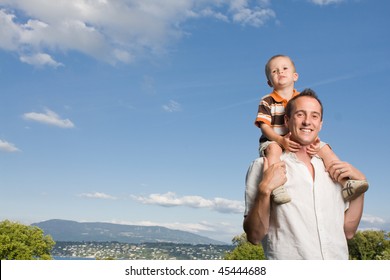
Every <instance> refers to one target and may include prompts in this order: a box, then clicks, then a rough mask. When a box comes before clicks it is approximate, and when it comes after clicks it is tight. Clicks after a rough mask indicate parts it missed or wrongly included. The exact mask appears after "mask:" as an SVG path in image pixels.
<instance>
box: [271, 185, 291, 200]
mask: <svg viewBox="0 0 390 280" xmlns="http://www.w3.org/2000/svg"><path fill="white" fill-rule="evenodd" d="M271 196H272V200H273V201H274V202H275V203H276V204H284V203H287V202H290V201H291V197H290V195H289V194H288V192H287V191H286V189H285V188H284V186H280V187H277V188H276V189H274V190H273V191H272V194H271Z"/></svg>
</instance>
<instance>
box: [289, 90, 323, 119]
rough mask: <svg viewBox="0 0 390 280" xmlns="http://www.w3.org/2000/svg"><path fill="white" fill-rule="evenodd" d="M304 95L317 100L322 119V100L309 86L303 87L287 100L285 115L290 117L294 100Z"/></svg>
mask: <svg viewBox="0 0 390 280" xmlns="http://www.w3.org/2000/svg"><path fill="white" fill-rule="evenodd" d="M304 96H307V97H311V98H314V99H315V100H317V102H318V103H319V104H320V107H321V120H322V119H323V117H324V107H323V106H322V102H321V100H320V99H319V98H318V96H317V94H316V92H315V91H314V90H312V89H310V88H306V89H304V90H303V91H302V92H301V93H300V94H298V95H296V96H294V97H293V98H291V99H290V101H288V103H287V106H286V116H287V117H289V118H291V114H292V111H293V109H294V107H295V101H296V100H297V99H298V98H300V97H304Z"/></svg>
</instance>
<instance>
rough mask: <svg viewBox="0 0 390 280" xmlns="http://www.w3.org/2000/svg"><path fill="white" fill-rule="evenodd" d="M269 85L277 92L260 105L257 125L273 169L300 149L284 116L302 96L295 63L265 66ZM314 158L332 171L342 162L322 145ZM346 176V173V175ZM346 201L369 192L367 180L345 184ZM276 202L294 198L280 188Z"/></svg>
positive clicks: (279, 59) (282, 60)
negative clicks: (285, 154) (284, 155)
mask: <svg viewBox="0 0 390 280" xmlns="http://www.w3.org/2000/svg"><path fill="white" fill-rule="evenodd" d="M265 74H266V77H267V82H268V85H269V86H270V87H272V88H273V92H272V93H271V94H268V95H266V96H264V97H263V98H262V99H261V101H260V105H259V109H258V113H257V118H256V121H255V125H256V126H258V127H259V128H260V129H261V132H262V135H261V137H260V148H259V153H260V156H265V157H266V158H267V160H268V164H269V165H272V164H274V163H276V162H279V161H280V156H281V155H282V151H283V149H285V150H288V151H290V152H297V151H298V150H299V148H300V145H299V144H298V143H296V142H294V141H292V140H290V138H289V133H288V131H287V128H286V127H285V125H284V115H285V108H286V105H287V102H288V101H289V100H290V99H291V98H292V97H294V96H296V95H298V94H299V92H297V91H296V89H295V88H294V84H295V82H296V81H297V80H298V73H297V72H296V69H295V65H294V62H293V61H292V60H291V59H290V57H288V56H286V55H275V56H273V57H271V58H270V59H269V60H268V62H267V64H266V65H265ZM309 152H310V155H311V156H314V155H315V154H317V155H318V156H319V157H321V158H322V160H323V161H324V165H325V168H326V169H328V168H329V167H330V166H331V164H332V162H333V161H335V160H339V159H338V157H337V156H336V154H334V153H333V151H332V149H331V148H330V147H329V145H327V144H325V143H323V142H321V143H320V141H319V139H318V141H317V143H315V144H313V145H312V146H311V147H310V151H309ZM344 172H345V171H344ZM336 173H337V174H331V176H332V178H333V179H334V180H336V179H337V178H338V176H339V175H340V174H341V173H343V170H338V171H337V172H336ZM341 185H342V186H343V190H342V192H343V197H344V199H345V200H346V201H350V200H353V199H354V198H356V197H357V196H359V195H360V194H362V193H364V192H365V191H367V189H368V183H367V181H365V180H342V181H341ZM272 198H273V201H274V202H275V203H277V204H283V203H287V202H290V201H291V198H290V196H289V194H288V193H287V191H286V190H285V188H284V186H280V187H278V188H276V189H275V190H273V192H272Z"/></svg>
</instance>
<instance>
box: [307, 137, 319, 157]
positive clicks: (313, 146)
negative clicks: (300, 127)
mask: <svg viewBox="0 0 390 280" xmlns="http://www.w3.org/2000/svg"><path fill="white" fill-rule="evenodd" d="M320 142H321V141H320V138H318V137H317V139H316V140H314V142H313V143H311V144H310V146H309V147H308V148H307V153H308V154H309V155H310V156H312V157H313V156H315V155H316V154H317V153H318V152H319V151H320V149H321V148H320Z"/></svg>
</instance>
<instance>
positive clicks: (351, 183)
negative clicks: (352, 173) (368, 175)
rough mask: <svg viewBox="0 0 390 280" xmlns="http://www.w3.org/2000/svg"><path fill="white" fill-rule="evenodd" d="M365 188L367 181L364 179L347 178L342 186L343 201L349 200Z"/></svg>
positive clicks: (366, 187)
mask: <svg viewBox="0 0 390 280" xmlns="http://www.w3.org/2000/svg"><path fill="white" fill-rule="evenodd" d="M367 190H368V182H367V181H366V180H348V181H347V182H346V183H345V186H344V187H343V190H342V193H343V197H344V200H345V201H351V200H354V199H355V198H356V197H358V196H359V195H361V194H362V193H365V192H366V191H367Z"/></svg>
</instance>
